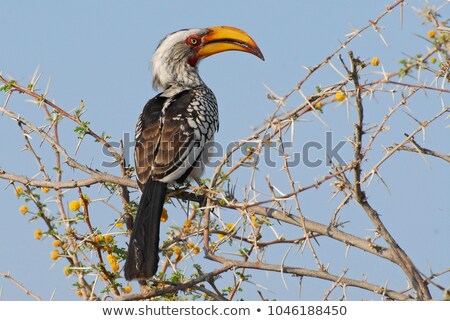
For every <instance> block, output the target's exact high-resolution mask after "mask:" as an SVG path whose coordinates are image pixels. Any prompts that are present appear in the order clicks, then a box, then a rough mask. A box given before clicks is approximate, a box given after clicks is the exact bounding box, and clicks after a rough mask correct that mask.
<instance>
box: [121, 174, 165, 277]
mask: <svg viewBox="0 0 450 321" xmlns="http://www.w3.org/2000/svg"><path fill="white" fill-rule="evenodd" d="M166 192H167V184H166V183H161V182H157V181H152V180H151V179H149V180H148V181H147V183H145V186H144V191H143V192H142V197H141V201H140V203H139V206H138V209H137V214H136V219H135V221H134V226H133V232H132V234H131V237H130V243H129V245H128V254H127V260H126V262H125V269H124V270H125V279H127V280H128V281H131V280H136V279H139V280H146V279H149V278H151V277H152V276H153V275H155V274H156V270H157V269H158V261H159V255H158V250H159V224H160V220H161V214H162V210H163V205H164V200H165V198H166Z"/></svg>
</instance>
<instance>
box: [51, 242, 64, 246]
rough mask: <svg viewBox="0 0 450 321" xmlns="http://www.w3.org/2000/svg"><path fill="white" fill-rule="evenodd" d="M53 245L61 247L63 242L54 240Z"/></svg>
mask: <svg viewBox="0 0 450 321" xmlns="http://www.w3.org/2000/svg"><path fill="white" fill-rule="evenodd" d="M52 244H53V246H54V247H60V246H61V245H62V244H63V243H62V241H61V240H54V241H53V242H52Z"/></svg>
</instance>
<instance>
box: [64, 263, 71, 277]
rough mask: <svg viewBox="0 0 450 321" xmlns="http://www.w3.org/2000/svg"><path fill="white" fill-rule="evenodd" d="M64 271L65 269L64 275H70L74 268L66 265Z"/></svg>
mask: <svg viewBox="0 0 450 321" xmlns="http://www.w3.org/2000/svg"><path fill="white" fill-rule="evenodd" d="M63 271H64V275H65V276H69V275H71V274H72V269H71V267H70V266H68V265H67V266H65V267H64V270H63Z"/></svg>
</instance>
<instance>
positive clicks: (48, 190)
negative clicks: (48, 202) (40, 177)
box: [41, 187, 50, 194]
mask: <svg viewBox="0 0 450 321" xmlns="http://www.w3.org/2000/svg"><path fill="white" fill-rule="evenodd" d="M41 191H42V193H44V194H47V193H48V192H50V188H48V187H41Z"/></svg>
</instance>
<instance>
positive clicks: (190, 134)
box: [134, 86, 219, 190]
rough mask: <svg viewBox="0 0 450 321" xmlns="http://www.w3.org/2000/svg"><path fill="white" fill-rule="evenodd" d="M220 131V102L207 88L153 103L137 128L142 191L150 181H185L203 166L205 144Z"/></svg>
mask: <svg viewBox="0 0 450 321" xmlns="http://www.w3.org/2000/svg"><path fill="white" fill-rule="evenodd" d="M218 127H219V121H218V108H217V101H216V98H215V96H214V94H213V93H212V91H211V90H210V89H209V88H207V87H205V86H200V87H196V88H192V89H189V90H183V91H180V92H178V93H176V94H174V95H171V96H168V97H167V96H165V94H164V93H162V94H159V95H157V96H156V97H154V98H153V99H151V100H149V101H148V102H147V104H146V105H145V107H144V110H143V111H142V114H141V115H140V117H139V120H138V122H137V125H136V146H135V154H134V157H135V167H136V175H137V180H138V184H139V187H140V188H141V190H142V189H143V185H144V184H145V183H146V182H147V180H148V179H149V178H151V179H152V180H155V181H161V182H166V183H173V182H178V183H181V182H182V181H184V180H185V179H186V178H187V176H188V175H189V174H190V172H191V171H192V169H193V168H194V166H199V164H198V162H199V161H201V155H202V152H203V149H204V147H205V144H206V143H207V142H208V141H210V140H211V139H212V137H213V135H214V133H215V132H216V131H217V129H218Z"/></svg>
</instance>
